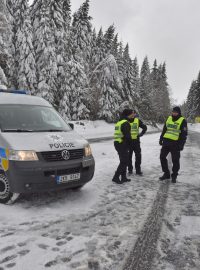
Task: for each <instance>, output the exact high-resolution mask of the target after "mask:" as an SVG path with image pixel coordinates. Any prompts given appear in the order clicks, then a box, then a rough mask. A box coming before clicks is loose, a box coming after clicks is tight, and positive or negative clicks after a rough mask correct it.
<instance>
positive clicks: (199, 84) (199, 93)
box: [194, 72, 200, 118]
mask: <svg viewBox="0 0 200 270" xmlns="http://www.w3.org/2000/svg"><path fill="white" fill-rule="evenodd" d="M194 96H195V104H194V108H195V118H196V117H200V72H199V74H198V77H197V81H196V87H195V92H194Z"/></svg>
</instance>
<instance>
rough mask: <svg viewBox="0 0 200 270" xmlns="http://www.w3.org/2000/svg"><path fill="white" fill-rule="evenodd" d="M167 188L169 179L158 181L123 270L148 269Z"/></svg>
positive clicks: (158, 232)
mask: <svg viewBox="0 0 200 270" xmlns="http://www.w3.org/2000/svg"><path fill="white" fill-rule="evenodd" d="M168 190H169V181H167V182H162V183H160V187H159V190H158V192H157V195H156V198H155V200H154V203H153V206H152V209H151V212H150V214H149V216H148V218H147V220H146V222H145V224H144V227H143V228H142V230H141V232H140V234H139V237H138V239H137V241H136V243H135V246H134V247H133V249H132V251H131V252H130V255H129V257H128V258H127V260H126V262H125V265H124V267H123V270H149V269H151V265H152V262H153V258H154V256H155V252H156V247H157V241H158V238H159V234H160V231H161V227H162V221H163V220H162V218H163V216H164V213H165V206H166V201H167V196H168Z"/></svg>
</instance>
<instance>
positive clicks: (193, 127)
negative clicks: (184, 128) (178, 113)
mask: <svg viewBox="0 0 200 270" xmlns="http://www.w3.org/2000/svg"><path fill="white" fill-rule="evenodd" d="M188 129H189V130H192V131H195V132H200V123H195V124H188Z"/></svg>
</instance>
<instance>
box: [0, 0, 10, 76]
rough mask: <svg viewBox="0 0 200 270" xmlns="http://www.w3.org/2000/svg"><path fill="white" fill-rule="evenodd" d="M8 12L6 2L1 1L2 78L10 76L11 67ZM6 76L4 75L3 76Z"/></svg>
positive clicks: (0, 49)
mask: <svg viewBox="0 0 200 270" xmlns="http://www.w3.org/2000/svg"><path fill="white" fill-rule="evenodd" d="M8 17H9V16H8V10H7V7H6V2H5V0H0V68H1V69H2V71H1V74H2V75H1V76H2V78H3V77H4V76H6V77H7V76H8V73H9V66H8V58H9V52H8V46H9V42H8V40H9V36H10V27H9V20H8ZM3 74H4V75H3ZM5 74H6V75H5Z"/></svg>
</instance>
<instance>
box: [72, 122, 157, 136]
mask: <svg viewBox="0 0 200 270" xmlns="http://www.w3.org/2000/svg"><path fill="white" fill-rule="evenodd" d="M70 123H73V124H74V130H75V131H76V132H77V133H79V134H80V135H82V136H83V137H84V138H86V139H92V138H103V137H112V136H113V134H114V124H109V123H106V122H105V121H103V120H97V121H88V120H83V121H74V122H73V121H70ZM158 130H159V128H155V127H152V126H150V125H148V129H147V132H152V131H158Z"/></svg>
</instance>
